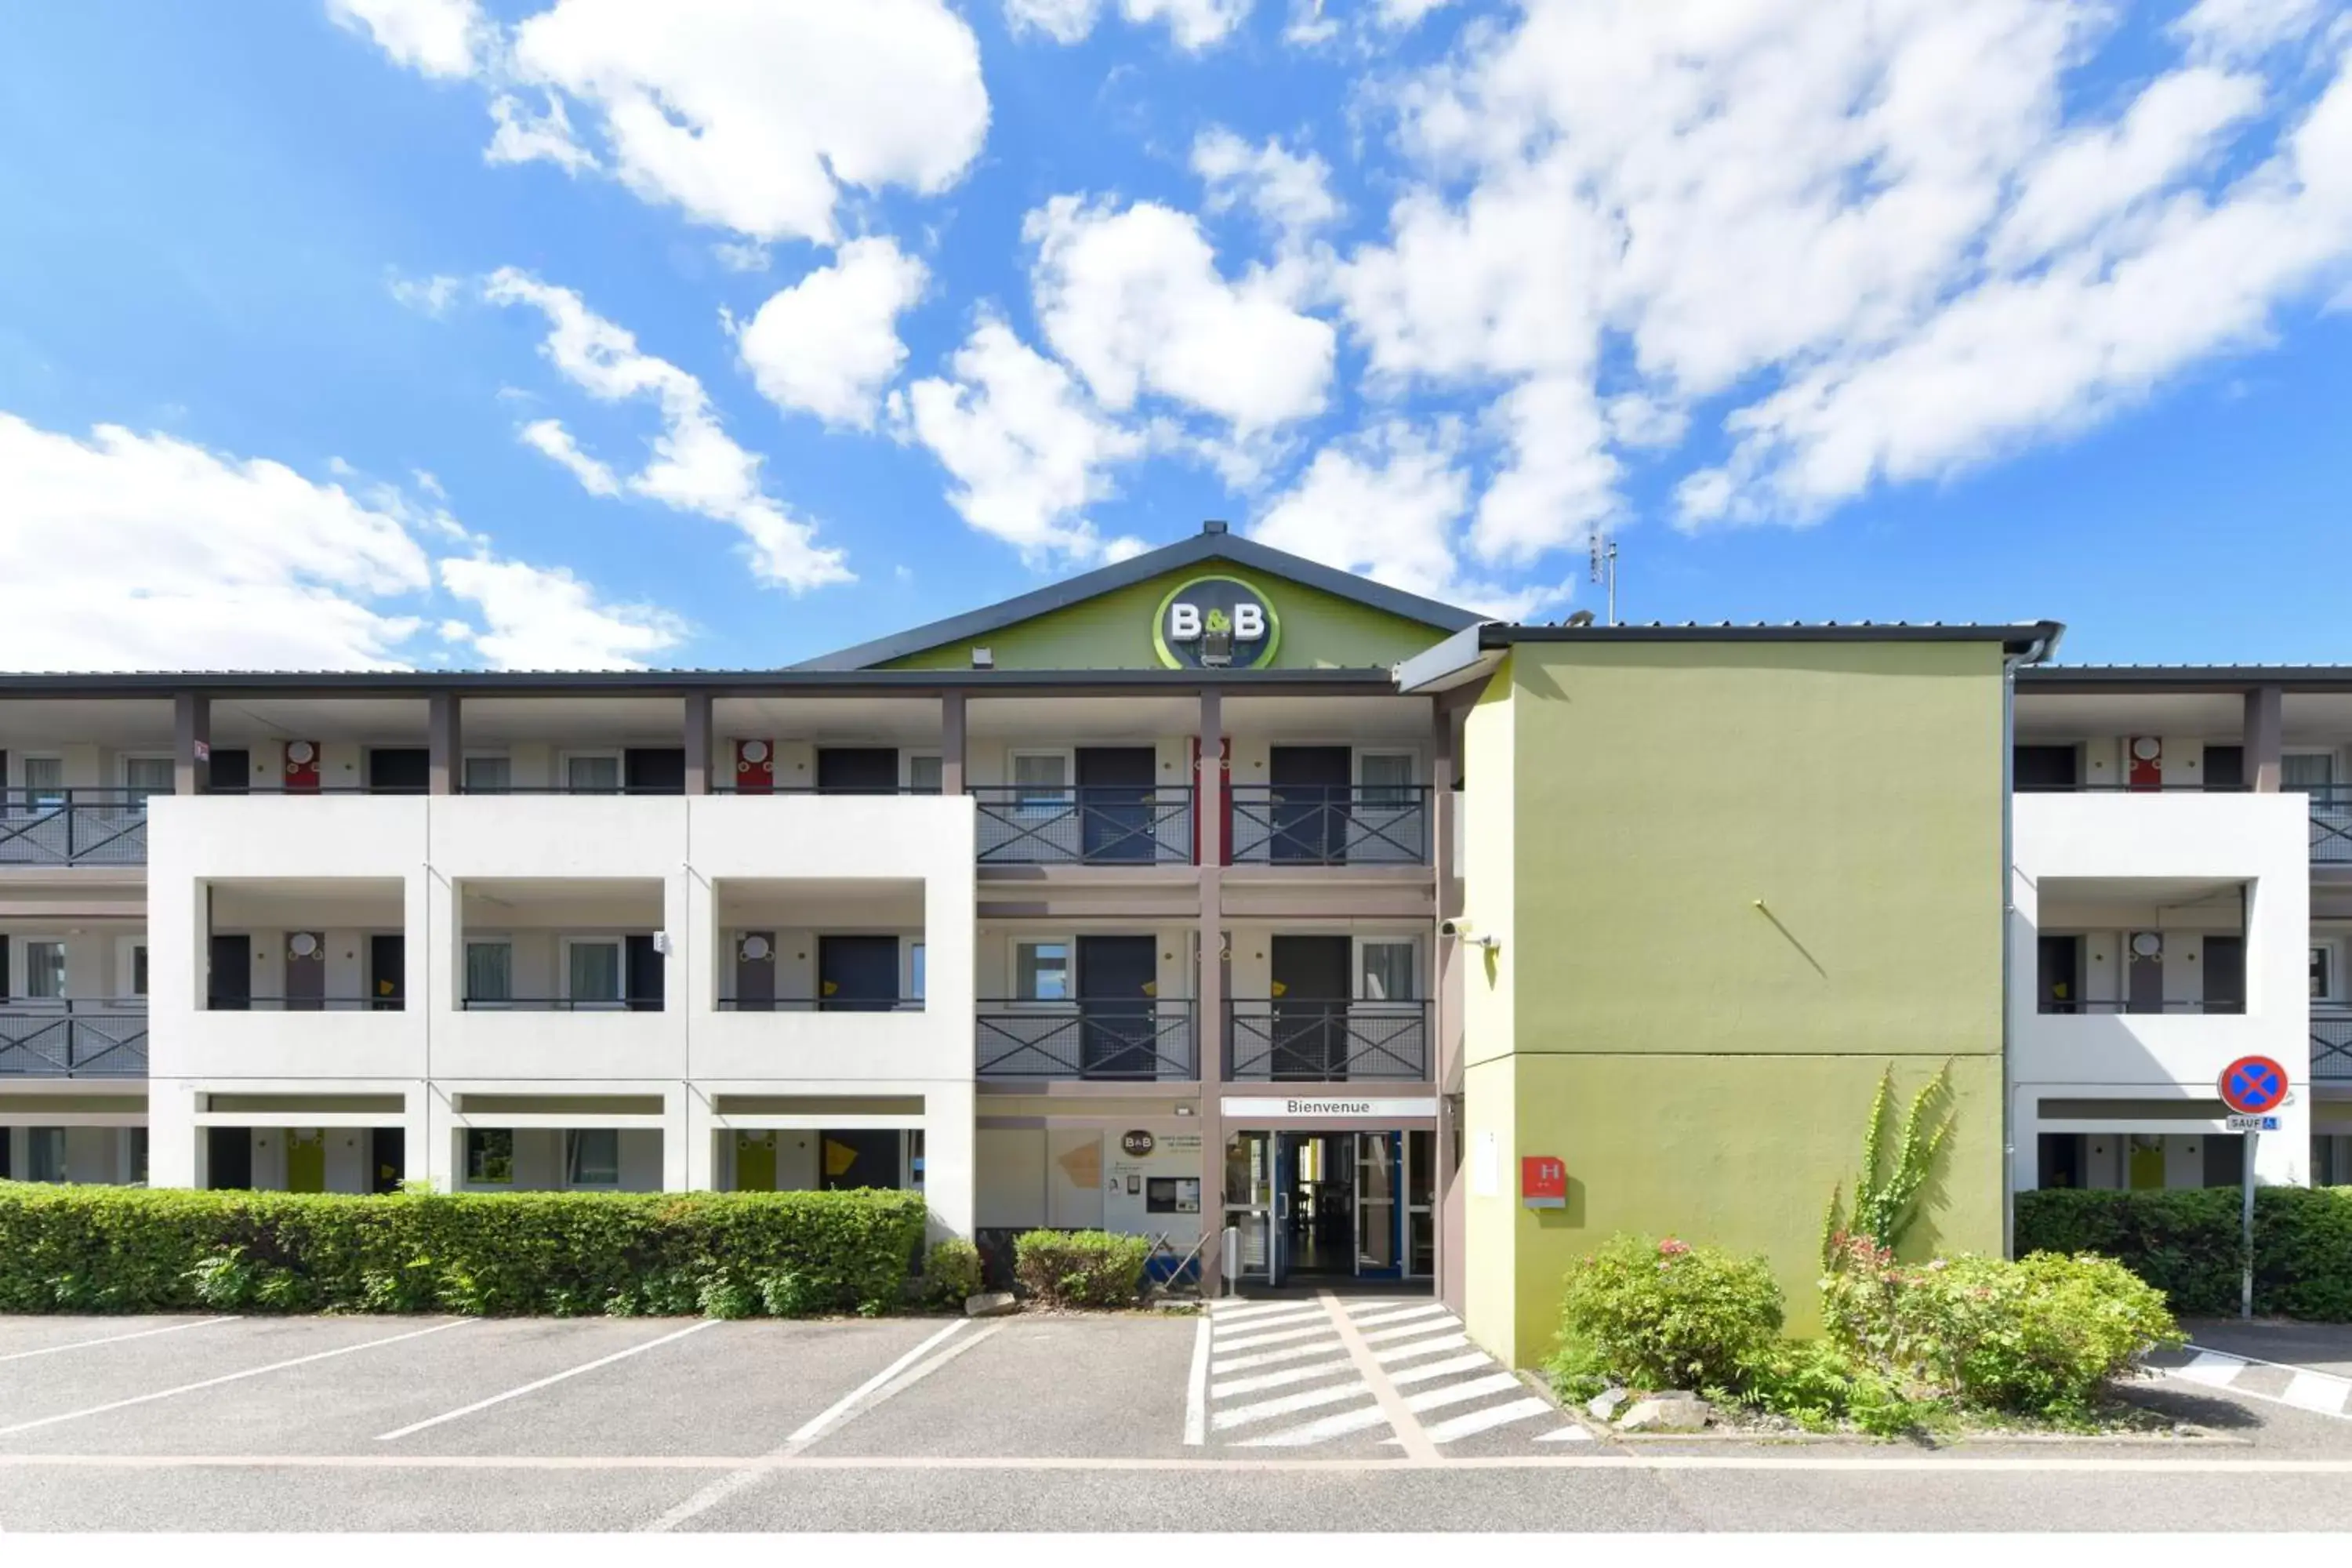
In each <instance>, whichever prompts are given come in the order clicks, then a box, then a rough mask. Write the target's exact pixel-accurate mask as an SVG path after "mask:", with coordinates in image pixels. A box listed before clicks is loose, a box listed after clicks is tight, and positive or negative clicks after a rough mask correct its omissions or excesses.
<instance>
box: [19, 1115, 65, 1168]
mask: <svg viewBox="0 0 2352 1568" xmlns="http://www.w3.org/2000/svg"><path fill="white" fill-rule="evenodd" d="M25 1141H26V1144H27V1145H28V1148H27V1150H26V1170H25V1174H26V1176H27V1177H28V1178H29V1179H30V1180H33V1181H36V1182H62V1181H64V1180H65V1179H66V1130H65V1129H64V1128H62V1127H27V1128H26V1129H25Z"/></svg>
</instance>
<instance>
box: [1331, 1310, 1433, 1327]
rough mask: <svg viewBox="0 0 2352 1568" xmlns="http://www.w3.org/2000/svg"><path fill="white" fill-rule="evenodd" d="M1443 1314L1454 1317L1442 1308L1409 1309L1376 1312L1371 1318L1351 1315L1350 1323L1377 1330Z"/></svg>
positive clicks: (1357, 1314) (1355, 1314)
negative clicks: (1385, 1326)
mask: <svg viewBox="0 0 2352 1568" xmlns="http://www.w3.org/2000/svg"><path fill="white" fill-rule="evenodd" d="M1441 1313H1443V1314H1444V1316H1446V1317H1449V1318H1450V1317H1452V1316H1453V1314H1452V1313H1450V1312H1447V1311H1446V1310H1445V1309H1444V1307H1442V1306H1436V1307H1407V1308H1406V1309H1404V1310H1402V1311H1401V1312H1388V1311H1382V1312H1374V1313H1372V1314H1370V1316H1365V1315H1363V1314H1360V1313H1350V1314H1349V1321H1352V1322H1353V1323H1354V1324H1355V1325H1356V1327H1358V1328H1360V1329H1377V1328H1379V1327H1381V1325H1382V1324H1384V1323H1402V1322H1406V1321H1410V1320H1412V1319H1414V1318H1429V1317H1435V1316H1437V1315H1439V1314H1441Z"/></svg>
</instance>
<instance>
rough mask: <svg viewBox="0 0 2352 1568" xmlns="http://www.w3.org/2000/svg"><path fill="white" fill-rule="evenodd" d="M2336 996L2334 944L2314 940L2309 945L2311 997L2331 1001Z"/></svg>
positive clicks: (2321, 1000)
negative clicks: (2310, 945)
mask: <svg viewBox="0 0 2352 1568" xmlns="http://www.w3.org/2000/svg"><path fill="white" fill-rule="evenodd" d="M2335 998H2336V944H2335V943H2334V942H2314V943H2312V947H2311V999H2312V1000H2313V1001H2315V1002H2332V1001H2334V1000H2335Z"/></svg>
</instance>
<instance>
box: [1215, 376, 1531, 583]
mask: <svg viewBox="0 0 2352 1568" xmlns="http://www.w3.org/2000/svg"><path fill="white" fill-rule="evenodd" d="M1460 456H1461V455H1460V452H1459V450H1458V447H1457V443H1456V442H1455V441H1454V438H1453V437H1452V436H1451V434H1450V433H1444V432H1441V433H1440V434H1439V435H1438V436H1437V437H1425V436H1423V434H1421V433H1419V432H1417V431H1415V430H1414V429H1412V427H1411V426H1408V425H1406V424H1405V423H1404V422H1402V420H1395V421H1390V422H1388V423H1385V424H1382V425H1381V426H1376V427H1374V428H1373V429H1371V430H1370V431H1367V432H1365V433H1364V434H1363V435H1361V436H1360V437H1356V438H1354V439H1352V440H1349V441H1345V442H1339V443H1335V444H1334V445H1332V446H1328V447H1324V448H1323V449H1322V450H1321V451H1320V452H1318V453H1317V454H1316V455H1315V459H1314V461H1312V462H1311V463H1309V464H1307V468H1306V471H1305V472H1304V473H1303V474H1301V475H1300V476H1299V479H1298V481H1297V484H1296V485H1295V486H1294V487H1292V489H1290V490H1289V491H1288V493H1286V494H1285V495H1283V496H1282V497H1280V498H1279V499H1277V500H1276V501H1275V502H1274V503H1273V504H1272V505H1271V506H1270V507H1268V508H1267V509H1266V510H1265V514H1264V515H1263V516H1261V517H1260V518H1259V519H1258V521H1257V523H1256V525H1255V527H1254V528H1252V529H1251V531H1250V533H1251V536H1252V537H1253V538H1255V539H1256V540H1257V541H1258V542H1260V543H1263V544H1269V545H1272V546H1273V547H1274V548H1275V549H1276V550H1286V551H1289V552H1291V553H1292V554H1294V555H1303V556H1305V557H1307V559H1308V560H1310V561H1317V562H1320V563H1323V564H1325V565H1327V566H1334V567H1338V568H1339V569H1340V570H1341V571H1345V572H1359V573H1362V574H1365V575H1367V576H1370V577H1371V578H1372V579H1373V580H1374V581H1376V582H1381V583H1385V584H1389V585H1390V586H1391V587H1393V588H1402V589H1404V590H1405V591H1406V592H1408V593H1413V594H1422V595H1428V596H1430V597H1432V598H1436V599H1440V600H1444V601H1447V602H1450V603H1462V604H1471V605H1475V606H1476V607H1478V608H1481V609H1484V610H1486V611H1487V612H1488V613H1490V614H1507V615H1518V614H1522V613H1524V612H1525V611H1526V610H1528V609H1529V608H1532V607H1533V606H1534V605H1536V604H1538V603H1541V602H1544V601H1546V600H1548V599H1549V598H1550V597H1552V596H1553V595H1550V594H1549V593H1547V592H1544V591H1535V592H1527V591H1521V592H1518V593H1510V592H1506V591H1503V590H1499V589H1496V588H1495V587H1493V586H1491V585H1487V584H1465V583H1464V582H1463V581H1462V580H1461V575H1460V561H1459V559H1458V557H1457V555H1456V552H1455V549H1454V541H1455V539H1456V537H1457V535H1458V533H1459V531H1460V527H1461V523H1462V521H1463V514H1464V512H1465V510H1467V508H1468V505H1469V499H1470V476H1469V473H1468V470H1467V469H1466V468H1465V467H1464V466H1463V465H1462V462H1461V460H1460Z"/></svg>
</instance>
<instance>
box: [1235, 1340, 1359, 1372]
mask: <svg viewBox="0 0 2352 1568" xmlns="http://www.w3.org/2000/svg"><path fill="white" fill-rule="evenodd" d="M1337 1349H1339V1336H1338V1335H1337V1334H1334V1335H1332V1336H1331V1338H1330V1339H1328V1340H1327V1341H1320V1342H1317V1343H1315V1344H1311V1345H1292V1346H1290V1347H1288V1348H1287V1349H1285V1350H1278V1351H1258V1352H1255V1353H1253V1354H1250V1355H1236V1356H1223V1355H1221V1356H1219V1357H1217V1358H1216V1360H1215V1361H1214V1362H1213V1363H1211V1364H1210V1367H1209V1370H1210V1371H1211V1372H1212V1373H1215V1374H1217V1375H1219V1376H1223V1374H1224V1373H1229V1372H1246V1371H1248V1370H1249V1369H1250V1368H1251V1367H1254V1366H1272V1365H1273V1364H1274V1363H1276V1362H1283V1361H1297V1360H1298V1359H1299V1358H1301V1357H1302V1356H1310V1355H1329V1354H1330V1353H1331V1352H1333V1351H1335V1350H1337Z"/></svg>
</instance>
